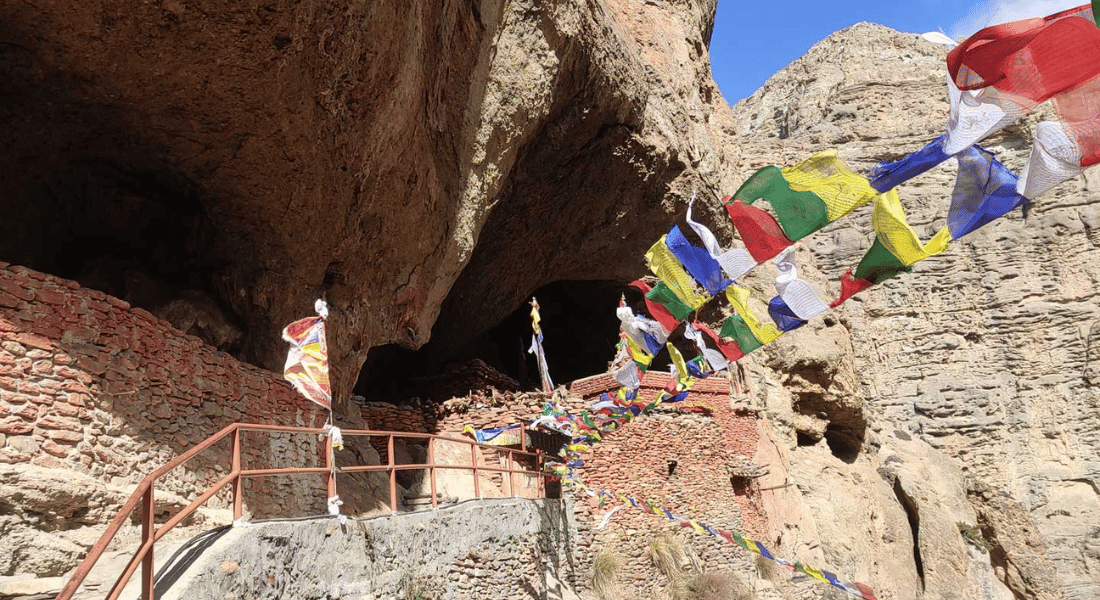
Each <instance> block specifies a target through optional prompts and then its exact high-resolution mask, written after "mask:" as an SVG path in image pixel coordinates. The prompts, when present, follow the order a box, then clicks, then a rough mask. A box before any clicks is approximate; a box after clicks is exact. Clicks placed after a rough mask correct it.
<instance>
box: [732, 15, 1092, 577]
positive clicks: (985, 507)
mask: <svg viewBox="0 0 1100 600" xmlns="http://www.w3.org/2000/svg"><path fill="white" fill-rule="evenodd" d="M944 53H945V51H944V50H943V49H942V48H940V47H937V46H934V45H931V44H927V43H925V42H923V41H922V40H921V39H920V38H919V37H917V36H915V35H911V34H901V33H897V32H894V31H891V30H888V29H886V28H883V27H880V26H876V25H870V24H860V25H856V26H853V27H851V28H849V29H847V30H844V31H842V32H840V33H837V34H834V35H833V36H830V37H829V38H827V39H826V40H824V41H822V42H821V43H819V44H818V45H816V46H815V47H814V48H813V49H811V50H810V52H809V53H808V54H807V55H806V56H804V57H803V58H801V59H799V60H797V61H795V62H794V63H792V64H791V65H790V66H789V67H787V68H786V69H784V70H783V71H781V72H780V73H778V74H777V75H775V76H774V77H773V78H772V79H770V80H769V81H768V83H767V84H766V85H765V86H764V87H763V88H762V89H761V90H759V91H758V92H756V93H755V94H754V95H753V96H752V97H750V98H748V99H746V100H745V101H743V102H741V103H739V104H738V105H737V106H735V107H734V108H733V111H734V121H735V122H736V123H738V130H737V133H738V135H739V136H740V138H741V139H742V140H743V147H742V153H743V155H744V156H746V157H748V156H752V157H754V158H753V159H752V160H753V162H750V163H747V164H744V165H742V166H741V168H746V167H749V168H752V167H756V166H759V165H762V164H767V163H775V164H791V163H793V162H796V161H797V160H800V159H801V158H803V157H805V156H807V155H808V154H810V153H811V152H815V151H818V150H821V149H825V148H828V147H832V146H835V147H837V148H838V149H839V151H840V155H841V157H842V158H843V159H845V160H846V161H847V162H848V163H849V165H850V166H852V167H853V168H855V169H857V170H864V171H865V170H867V169H869V168H870V167H872V166H874V165H875V164H877V163H878V162H880V161H882V160H891V159H894V158H896V157H899V156H902V155H904V154H906V153H908V152H912V151H914V150H916V149H918V148H919V147H921V146H922V145H923V144H924V143H926V142H927V141H929V140H931V139H932V138H934V137H936V136H937V135H939V134H940V133H942V131H943V129H944V127H945V122H946V115H947V108H948V104H947V99H946V86H945V83H944V77H945V75H944V67H943V56H944ZM1037 120H1039V119H1038V117H1036V116H1034V115H1033V116H1030V117H1027V118H1026V119H1023V120H1022V121H1021V122H1019V123H1017V124H1016V125H1014V126H1011V127H1009V128H1008V129H1006V130H1005V131H1004V132H1002V133H1000V134H997V135H995V136H993V137H992V138H990V139H988V140H986V141H985V142H984V143H983V145H984V146H985V147H987V148H989V149H991V150H992V151H994V152H995V153H996V155H997V157H998V158H999V159H1000V160H1001V161H1002V162H1004V163H1005V164H1007V165H1008V166H1009V167H1010V168H1013V169H1014V170H1016V171H1017V172H1019V169H1020V168H1021V167H1022V166H1023V164H1024V162H1025V161H1026V158H1027V155H1028V152H1029V151H1030V146H1031V144H1030V131H1031V130H1032V128H1033V127H1034V123H1035V122H1036V121H1037ZM746 173H747V170H746ZM954 176H955V168H954V165H953V164H945V165H943V166H941V167H938V168H936V169H934V170H933V171H931V172H930V173H927V174H925V175H923V176H921V177H920V178H918V179H916V180H914V181H912V182H910V183H908V184H905V185H903V186H901V187H900V188H899V193H900V196H901V200H902V203H903V205H904V206H905V209H906V213H907V215H908V218H909V221H910V223H911V224H913V225H914V227H915V228H916V229H917V231H918V233H920V234H921V235H922V236H923V237H924V238H925V239H927V238H928V237H929V236H931V234H932V233H934V232H935V231H936V230H937V229H939V228H940V227H942V226H943V223H944V217H945V216H946V212H947V207H948V205H949V202H950V194H951V190H952V187H953V185H954ZM1097 177H1100V175H1097V173H1093V172H1089V173H1087V174H1086V175H1085V176H1083V177H1080V178H1078V179H1076V180H1074V181H1071V182H1068V183H1066V184H1063V185H1062V186H1059V187H1058V188H1056V189H1055V190H1054V191H1052V192H1051V193H1050V194H1048V195H1046V196H1043V197H1042V198H1040V199H1038V200H1037V201H1036V202H1034V203H1033V204H1034V206H1032V207H1031V209H1030V214H1029V215H1028V216H1026V217H1024V216H1023V215H1021V213H1019V212H1017V213H1014V214H1012V215H1010V216H1009V217H1007V218H1004V219H1001V220H999V221H997V222H995V223H993V224H991V225H989V226H987V227H985V228H983V229H981V230H979V231H978V232H976V233H974V234H972V235H970V236H968V237H967V238H965V239H963V240H960V241H958V242H957V243H956V244H955V245H954V246H953V247H952V248H949V249H948V250H947V251H946V252H945V253H944V254H943V255H941V256H938V257H935V258H933V259H930V260H928V261H925V262H922V263H919V264H918V265H917V266H916V268H915V270H914V272H913V273H911V274H905V275H902V276H900V277H898V278H896V279H894V280H890V281H888V282H886V283H885V284H884V285H882V286H879V287H877V288H874V289H872V290H869V291H867V292H864V293H863V294H861V295H860V296H858V297H857V299H856V300H855V301H850V302H848V303H846V304H845V305H844V306H842V307H841V308H840V309H839V310H838V311H837V312H836V313H834V317H833V318H830V317H826V318H825V319H823V322H824V323H834V324H839V325H840V326H841V327H835V326H834V327H828V326H826V325H822V324H818V325H817V326H816V328H815V330H814V331H806V332H796V333H795V334H793V335H790V336H787V337H785V338H784V339H783V340H781V342H780V343H779V344H778V345H777V346H776V348H774V349H766V350H765V352H764V354H763V358H756V359H755V360H756V362H757V363H758V364H759V363H762V364H763V365H764V366H767V367H775V369H774V370H771V371H769V370H768V369H762V370H761V371H760V377H761V379H762V380H765V381H767V382H768V385H769V407H772V406H777V408H778V409H779V412H782V411H783V410H785V409H786V407H787V406H790V405H794V406H795V407H796V408H797V405H798V402H799V394H800V390H806V389H808V386H806V385H804V384H800V383H799V382H798V379H797V373H796V372H793V371H792V369H791V368H790V367H791V365H792V364H794V365H797V364H798V363H799V361H803V362H806V361H807V360H809V361H810V362H812V361H813V360H814V359H815V357H821V356H822V355H824V358H823V359H820V360H819V361H818V362H819V365H818V368H817V370H818V372H824V373H828V372H830V371H832V370H835V369H836V367H837V366H841V367H842V368H849V369H851V376H850V377H849V380H850V381H851V380H854V381H856V382H858V385H857V389H851V387H850V385H849V387H842V388H841V392H842V394H843V395H846V396H855V397H860V398H862V400H863V402H862V410H863V412H864V414H865V415H866V420H867V423H868V435H867V442H868V448H867V450H868V451H870V452H875V451H877V452H878V453H879V454H880V456H886V457H887V460H889V458H888V455H894V456H896V457H897V458H898V459H899V460H900V461H901V462H900V464H901V465H902V466H903V469H904V468H908V467H904V465H905V464H908V463H909V462H910V461H913V460H921V461H922V462H924V461H931V462H942V460H941V459H935V458H934V456H936V455H937V454H938V455H939V456H943V457H947V458H948V459H949V462H950V463H951V464H952V465H953V466H952V467H951V469H957V470H958V471H959V473H960V474H961V476H962V477H964V478H965V480H966V481H967V486H966V487H967V489H969V490H970V493H969V497H970V499H971V505H972V507H973V508H972V509H967V510H965V511H962V512H959V513H957V514H959V515H963V514H965V513H971V510H973V511H976V514H970V517H971V518H973V517H977V519H978V521H977V522H975V521H971V520H968V521H967V523H968V524H969V525H971V526H975V525H980V528H981V530H982V532H983V533H984V534H985V538H986V540H987V541H988V542H989V543H990V544H992V551H991V554H992V558H993V565H994V566H995V570H996V575H997V579H1000V580H1002V581H1005V583H1006V584H1007V586H1008V588H1009V589H1011V591H1012V592H1013V593H1014V594H1015V595H1016V597H1018V598H1058V597H1065V598H1092V597H1096V596H1097V595H1100V576H1098V575H1100V562H1098V555H1097V550H1096V548H1097V539H1098V537H1097V536H1098V535H1100V529H1098V528H1097V526H1096V524H1097V523H1100V493H1098V489H1100V480H1098V476H1100V471H1098V469H1097V465H1098V461H1100V443H1098V442H1100V440H1098V437H1097V436H1098V435H1100V434H1098V433H1097V431H1100V429H1098V425H1100V423H1098V421H1097V420H1098V419H1100V411H1098V410H1097V408H1098V402H1100V398H1098V396H1097V391H1096V389H1095V387H1094V386H1093V385H1092V379H1090V377H1092V378H1094V377H1095V375H1094V374H1093V370H1094V368H1095V365H1094V364H1093V362H1095V360H1096V356H1095V354H1096V352H1095V349H1094V348H1093V347H1092V344H1094V343H1095V340H1094V339H1093V337H1095V336H1094V335H1093V333H1094V332H1095V330H1096V329H1097V328H1096V326H1095V323H1096V322H1097V316H1098V312H1100V309H1098V306H1097V302H1096V299H1095V298H1096V291H1095V282H1096V281H1097V280H1098V278H1100V270H1098V269H1097V267H1096V264H1097V263H1096V261H1095V260H1093V258H1092V257H1094V256H1095V255H1096V253H1097V241H1098V238H1097V236H1096V234H1095V227H1096V224H1097V218H1098V216H1097V215H1098V214H1100V213H1098V211H1100V208H1098V206H1100V205H1098V204H1097V200H1098V199H1100V196H1097V190H1098V188H1100V180H1098V179H1097ZM869 216H870V215H869V211H867V212H865V213H863V214H862V216H860V214H858V213H856V214H854V215H852V216H850V217H849V218H847V219H845V220H843V221H841V222H839V223H837V224H835V225H833V226H831V227H830V228H828V229H827V230H825V231H823V232H821V233H819V234H817V235H815V236H814V237H812V238H810V239H808V240H806V244H805V246H806V247H807V248H808V249H809V255H808V258H810V257H812V265H813V268H811V269H810V272H811V273H812V275H811V277H819V279H817V281H819V282H820V283H821V284H822V285H823V288H824V289H829V290H831V291H833V292H835V291H836V284H835V280H836V278H837V276H838V275H839V274H840V273H841V272H843V270H844V269H846V268H848V267H852V266H855V265H856V264H857V263H858V261H859V259H860V257H861V256H862V254H863V252H864V251H865V250H866V248H867V246H868V244H869V240H870V239H871V235H872V229H871V222H870V218H869ZM815 271H816V272H815ZM821 273H824V274H828V279H830V280H832V281H833V283H829V284H826V283H825V280H826V278H825V277H824V276H822V275H821ZM830 286H832V287H830ZM838 329H839V330H840V336H841V338H844V340H845V341H844V346H845V347H844V348H843V349H841V350H840V351H839V352H831V355H830V354H828V353H826V352H825V351H824V350H822V348H825V346H823V345H822V343H821V340H818V339H816V338H817V337H819V336H820V335H822V334H821V332H822V331H826V332H827V331H833V330H838ZM792 383H793V384H794V385H792ZM811 391H812V390H811ZM787 402H790V403H791V404H787ZM826 412H830V413H834V414H835V413H836V412H837V411H836V410H835V409H826ZM792 422H793V419H792ZM910 437H912V438H913V442H908V441H906V440H909V438H910ZM917 442H920V443H922V444H927V445H928V446H931V447H933V448H935V449H937V450H938V452H937V453H933V452H931V451H929V450H920V451H919V452H917V451H916V450H915V449H914V448H911V446H912V445H913V444H914V443H917ZM907 447H909V448H908V450H907V449H906V448H907ZM902 450H904V452H901V451H902ZM804 451H805V449H804V448H796V449H794V450H793V451H792V456H793V457H797V456H798V455H799V454H801V453H802V452H804ZM914 454H915V455H916V456H914ZM906 456H908V458H905V457H906ZM919 456H926V458H925V459H920V458H918V457H919ZM867 459H869V460H870V463H871V465H874V464H875V461H876V460H877V459H875V458H873V456H870V455H869V456H867V457H862V456H861V457H860V458H859V459H858V460H857V461H856V462H855V465H859V464H861V463H862V462H863V461H864V460H867ZM893 462H895V463H896V462H897V461H893ZM798 463H799V466H798V468H797V471H800V472H801V474H802V476H803V477H804V478H805V480H809V481H819V478H820V477H821V476H822V475H825V474H827V473H830V472H831V471H832V469H833V468H836V469H839V471H840V473H842V474H844V473H851V471H850V470H847V469H846V468H845V467H843V466H842V465H841V464H840V463H839V462H838V463H836V464H834V465H833V466H832V467H830V466H828V465H826V464H818V465H815V464H814V461H812V460H806V461H805V462H803V460H798ZM929 464H931V463H929ZM881 466H889V465H887V464H885V463H883V464H882V465H881ZM896 466H897V465H895V467H896ZM889 471H891V472H897V473H899V475H898V477H899V479H898V481H900V482H901V484H902V488H903V489H904V490H905V491H906V495H907V496H908V497H910V500H907V501H906V502H912V503H913V504H914V506H915V507H917V508H918V509H919V511H920V515H921V518H920V525H921V526H920V531H921V539H920V542H919V543H918V546H919V549H920V550H923V551H925V553H926V560H925V561H924V562H925V564H924V571H925V575H926V576H928V575H929V573H928V571H929V565H928V561H927V552H928V551H929V550H930V548H926V546H929V545H930V544H929V543H928V542H926V540H925V537H924V536H925V533H924V532H925V525H926V523H927V521H926V519H925V517H924V515H925V513H926V511H927V510H928V508H929V507H940V506H954V505H958V500H959V494H960V493H962V491H963V490H961V489H955V490H948V489H943V488H942V487H940V489H939V490H938V491H936V492H934V493H929V494H927V495H926V496H924V497H923V498H922V496H921V494H920V493H917V494H913V493H912V490H909V489H908V486H910V485H922V486H923V485H932V486H937V487H938V486H942V485H943V484H944V483H945V482H946V481H950V480H952V478H951V477H949V476H948V475H946V474H944V475H941V476H940V477H932V478H931V479H924V478H921V479H924V481H922V482H920V483H919V484H918V483H917V482H916V481H914V480H913V479H912V478H909V477H907V476H906V475H905V474H904V473H903V472H902V471H898V470H897V468H890V469H889ZM954 479H956V480H957V479H958V477H955V478H954ZM918 481H919V479H918ZM811 487H817V488H818V490H817V491H813V492H811V493H809V494H807V495H806V496H807V498H808V499H810V501H811V502H812V498H814V497H828V498H831V503H832V504H833V506H834V510H839V508H836V507H837V503H840V504H842V503H843V502H844V500H843V498H842V497H838V496H837V494H836V493H835V491H836V488H834V486H829V485H821V484H819V483H814V484H811ZM817 508H818V509H821V508H822V507H821V506H818V507H817ZM959 518H960V520H962V517H961V516H960V517H959ZM818 523H819V525H820V524H821V523H822V521H821V520H819V521H818ZM825 531H828V528H826V529H825V530H822V533H823V534H824V533H825ZM827 537H828V536H826V535H822V537H821V539H822V540H823V541H824V540H825V539H826V538H827ZM972 581H973V580H972ZM928 582H929V583H930V582H931V579H928ZM977 591H978V590H977V589H975V590H974V592H975V593H976V592H977ZM926 593H928V594H929V596H930V597H951V595H950V594H949V593H948V592H947V591H944V592H942V593H936V594H933V593H932V589H931V587H926ZM964 597H984V596H975V595H973V594H967V595H965V596H964Z"/></svg>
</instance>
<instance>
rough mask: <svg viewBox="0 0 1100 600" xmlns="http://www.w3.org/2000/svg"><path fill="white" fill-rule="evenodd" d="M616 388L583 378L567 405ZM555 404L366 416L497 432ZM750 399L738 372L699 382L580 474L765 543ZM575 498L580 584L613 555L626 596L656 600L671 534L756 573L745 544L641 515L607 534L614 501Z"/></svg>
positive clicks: (381, 408)
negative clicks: (654, 557)
mask: <svg viewBox="0 0 1100 600" xmlns="http://www.w3.org/2000/svg"><path fill="white" fill-rule="evenodd" d="M668 382H669V376H668V374H666V373H657V372H651V373H647V374H646V375H645V376H644V377H643V379H642V387H641V391H640V394H641V396H642V397H643V398H650V397H653V396H656V394H657V393H659V391H660V390H661V389H663V388H664V387H665V386H666V385H667V384H668ZM618 388H619V383H618V382H616V381H615V379H614V377H612V376H611V375H609V374H603V375H596V376H593V377H588V378H585V379H581V380H578V381H575V382H573V383H572V384H570V386H569V392H568V394H566V397H565V399H564V400H563V404H565V406H566V407H567V409H568V410H569V411H570V412H571V413H573V414H576V413H578V412H580V411H581V410H583V409H584V408H585V407H587V406H588V405H590V404H591V403H592V402H594V401H595V400H597V399H598V398H599V396H600V394H602V393H605V392H611V393H614V391H615V390H617V389H618ZM547 398H548V395H546V394H538V393H528V394H503V393H499V392H494V391H491V390H490V391H486V392H483V393H478V394H472V395H471V396H469V397H462V398H454V399H452V400H449V401H447V402H444V403H442V404H441V405H439V406H437V407H436V408H435V409H434V410H432V411H425V410H422V409H419V408H414V407H401V406H394V405H391V404H386V403H378V402H367V403H364V404H363V407H362V413H363V417H364V419H365V420H366V421H367V423H368V426H369V427H370V428H372V429H393V430H396V431H421V432H432V433H439V432H459V431H461V430H462V427H463V426H464V425H467V424H468V425H471V426H473V427H475V428H486V427H499V426H501V425H506V424H509V423H518V422H523V421H524V420H525V419H531V418H533V417H534V416H536V415H537V414H538V413H539V412H541V410H542V407H543V405H544V403H545V402H546V400H547ZM748 402H749V400H748V390H747V384H746V382H745V381H744V380H743V379H742V378H741V375H740V371H739V370H738V371H735V372H734V374H733V378H732V379H726V378H723V377H712V378H710V379H705V380H701V381H698V382H696V384H695V385H694V386H693V387H692V389H691V394H690V395H689V396H688V399H687V400H685V401H684V402H682V403H679V404H675V405H665V406H662V407H659V408H658V409H657V410H655V411H654V413H653V414H651V415H649V416H644V417H640V418H639V419H638V420H636V421H635V422H634V423H631V424H630V425H628V426H626V427H623V428H621V429H619V430H618V431H615V432H614V433H612V434H609V435H606V436H605V437H604V441H602V442H600V443H598V444H595V445H594V446H593V448H592V450H591V451H590V452H588V453H586V454H585V455H584V456H583V457H582V459H583V460H584V461H585V467H584V468H583V469H581V470H580V472H579V473H580V477H581V479H582V480H583V481H584V483H585V484H586V485H587V486H589V487H590V488H592V489H597V490H608V491H612V492H614V493H621V494H626V495H631V496H635V497H637V498H642V499H646V500H651V501H655V502H657V503H658V504H660V505H662V506H664V507H666V508H668V509H669V510H671V511H672V512H673V513H674V514H677V515H679V516H684V517H687V518H691V519H695V520H697V521H699V522H703V523H707V524H708V525H714V526H719V527H723V528H729V529H734V530H736V531H738V532H742V533H745V534H748V535H750V536H752V537H753V538H755V539H767V536H766V532H767V531H768V530H769V529H768V523H767V521H766V515H765V514H764V511H763V506H762V504H761V492H760V489H759V486H758V485H757V483H756V482H757V480H756V479H753V478H745V477H741V476H734V475H735V474H742V473H744V471H745V468H746V466H747V465H749V466H751V465H753V460H754V459H755V458H756V457H757V456H758V455H759V452H758V450H759V446H760V443H761V441H762V440H761V436H760V423H761V421H760V420H759V419H758V417H757V412H756V410H755V409H753V408H751V407H750V406H748ZM673 463H674V466H673ZM758 466H759V465H758ZM763 468H765V469H766V468H767V467H766V466H764V467H763ZM572 499H573V500H574V502H575V504H574V519H575V523H576V531H575V537H576V541H577V545H578V550H577V552H576V555H575V559H576V561H577V564H576V568H577V573H578V585H579V586H580V587H585V586H586V585H587V581H588V576H589V575H590V573H591V571H592V561H593V558H594V557H595V556H596V554H597V553H599V552H607V553H610V554H612V555H614V556H616V557H617V558H618V559H619V561H620V564H621V567H620V579H621V581H620V584H621V586H622V588H623V591H624V592H627V591H629V592H632V593H634V594H635V595H637V596H639V597H649V595H650V594H651V593H653V592H654V589H655V588H661V587H663V586H665V585H666V584H667V581H666V580H664V579H663V578H662V577H660V576H655V572H656V569H655V567H654V566H653V563H652V562H651V561H650V559H649V558H648V557H647V555H646V552H647V550H648V549H649V547H650V546H651V545H652V544H653V543H654V540H655V539H656V538H657V537H658V536H661V535H663V534H668V535H671V536H673V537H677V538H679V540H680V541H679V543H680V544H681V545H682V547H683V548H684V549H685V550H686V552H687V554H688V555H690V556H694V557H695V558H696V559H697V564H698V566H699V567H703V568H706V569H707V570H711V571H713V570H736V571H738V572H740V573H746V572H751V571H752V570H753V565H752V561H751V560H750V558H749V557H748V556H747V554H746V553H745V552H744V551H742V550H741V549H740V548H738V547H736V546H734V545H732V544H729V543H727V542H724V541H720V540H717V539H715V538H712V537H709V536H705V535H700V534H696V533H694V532H689V531H686V530H684V529H683V528H682V527H681V526H679V525H677V524H674V523H672V522H671V521H669V520H667V519H664V518H658V517H655V516H653V515H649V514H643V513H641V512H640V511H637V510H632V509H624V510H621V511H619V512H618V513H616V514H615V516H614V517H612V519H611V521H610V524H609V525H608V526H607V527H606V528H604V529H602V530H600V531H595V530H594V528H595V527H596V526H597V525H598V523H599V521H600V520H601V519H602V518H603V516H604V514H605V513H606V512H607V511H608V510H610V509H612V508H613V507H614V506H615V505H616V504H614V503H608V504H606V505H605V506H603V507H601V506H600V503H599V501H598V500H594V499H590V498H589V497H588V496H587V495H585V494H583V493H577V494H574V495H573V496H572Z"/></svg>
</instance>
